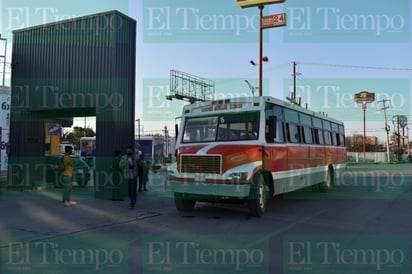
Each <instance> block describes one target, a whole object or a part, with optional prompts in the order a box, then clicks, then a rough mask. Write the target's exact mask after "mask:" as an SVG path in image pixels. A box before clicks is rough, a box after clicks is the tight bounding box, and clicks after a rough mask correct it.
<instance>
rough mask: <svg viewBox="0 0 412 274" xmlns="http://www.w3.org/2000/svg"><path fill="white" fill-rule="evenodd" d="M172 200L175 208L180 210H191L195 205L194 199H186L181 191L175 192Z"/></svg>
mask: <svg viewBox="0 0 412 274" xmlns="http://www.w3.org/2000/svg"><path fill="white" fill-rule="evenodd" d="M174 200H175V207H176V209H177V210H179V211H181V212H187V211H191V210H193V208H194V207H195V205H196V200H193V199H188V198H186V197H184V195H183V194H182V193H176V192H175V194H174Z"/></svg>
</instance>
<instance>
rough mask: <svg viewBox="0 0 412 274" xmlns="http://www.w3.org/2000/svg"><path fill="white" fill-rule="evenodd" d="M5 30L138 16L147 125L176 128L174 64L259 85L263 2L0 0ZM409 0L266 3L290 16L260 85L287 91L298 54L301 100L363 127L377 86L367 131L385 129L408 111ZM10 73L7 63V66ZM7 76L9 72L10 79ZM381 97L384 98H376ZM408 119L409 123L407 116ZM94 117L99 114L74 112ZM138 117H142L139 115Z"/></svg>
mask: <svg viewBox="0 0 412 274" xmlns="http://www.w3.org/2000/svg"><path fill="white" fill-rule="evenodd" d="M0 4H1V11H2V19H1V20H0V21H1V22H0V24H1V25H0V33H1V34H2V37H3V38H7V39H8V49H7V59H8V61H7V62H8V63H10V62H11V61H10V60H11V54H12V52H11V44H12V34H11V33H12V31H13V30H15V29H20V28H24V27H30V26H34V25H39V24H43V23H48V22H53V21H57V20H62V19H69V18H73V17H77V16H82V15H88V14H93V13H96V12H103V11H108V10H113V9H116V10H119V11H120V12H122V13H124V14H126V15H128V16H129V17H131V18H133V19H135V20H136V23H137V41H136V119H140V123H141V133H142V134H143V133H146V134H150V133H160V132H161V131H162V130H163V129H164V127H165V126H166V127H167V128H168V129H169V131H170V133H171V134H173V128H174V123H175V117H177V116H180V111H181V108H182V106H183V104H184V102H182V101H178V100H172V101H169V100H166V99H165V98H166V96H167V95H168V94H169V83H170V71H171V70H177V71H181V72H185V73H189V74H192V75H195V76H198V77H201V78H205V79H209V80H212V81H213V82H214V83H215V97H216V98H231V97H235V96H251V95H252V93H251V90H250V88H249V86H248V85H247V84H246V83H245V80H248V81H249V82H250V83H251V84H252V85H254V86H257V85H258V68H257V66H252V65H251V63H250V61H251V60H252V61H254V62H255V63H256V64H258V63H259V60H258V59H259V55H258V48H259V43H258V41H259V39H258V38H259V36H258V33H259V32H258V29H259V28H258V18H259V9H258V8H257V7H249V8H240V7H239V6H238V5H237V1H236V0H209V1H194V0H174V1H170V0H115V1H114V0H113V1H111V0H106V1H100V0H89V1H87V3H86V4H85V1H80V0H72V1H53V0H36V1H33V0H0ZM411 11H412V8H411V1H410V0H398V1H396V5H394V4H393V2H391V1H383V0H365V1H357V0H347V1H330V0H286V1H285V2H284V3H277V4H271V5H266V6H265V7H264V9H263V11H262V12H263V15H264V16H269V15H275V14H282V13H285V14H286V26H281V27H275V28H267V29H264V30H263V41H264V42H263V55H264V56H267V57H268V59H269V60H268V62H264V63H262V66H263V95H270V96H273V97H276V98H279V99H283V100H284V99H285V98H286V97H287V96H289V94H290V92H291V90H292V87H293V77H292V75H293V62H295V63H296V73H297V75H296V84H297V86H296V90H297V95H298V96H300V97H301V98H302V102H303V103H304V104H308V107H309V108H310V109H312V110H313V111H315V112H324V113H326V114H328V115H329V116H331V117H334V118H337V119H339V120H342V121H343V122H345V126H346V135H347V136H349V135H352V134H363V113H364V112H363V110H362V107H361V104H358V103H355V102H354V99H353V98H354V94H355V93H359V92H361V91H368V92H370V93H375V102H372V103H369V104H367V109H366V111H365V120H366V134H367V135H368V136H377V137H378V138H379V139H380V141H381V142H384V139H385V130H384V128H385V117H384V112H383V110H382V109H383V103H382V100H390V102H389V101H387V103H386V104H387V106H389V108H388V109H386V114H387V121H388V124H389V126H390V128H391V134H392V133H393V129H394V123H393V120H394V117H397V115H404V116H406V117H407V119H408V120H410V119H412V114H411V110H410V107H409V106H410V105H411V101H412V98H411V95H410V90H411V83H410V82H411V78H412V63H411V60H412V50H411V49H412V48H411V45H412V42H411V14H412V12H411ZM6 68H7V69H6V72H7V73H6V78H9V75H10V69H11V66H10V65H7V66H6ZM6 83H7V80H6ZM378 101H380V102H378ZM408 124H409V123H408ZM75 125H78V126H81V127H83V126H84V125H86V126H91V127H94V119H93V118H87V119H86V123H85V119H84V118H78V119H76V120H75ZM136 126H137V125H136Z"/></svg>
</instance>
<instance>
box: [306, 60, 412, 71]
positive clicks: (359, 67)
mask: <svg viewBox="0 0 412 274" xmlns="http://www.w3.org/2000/svg"><path fill="white" fill-rule="evenodd" d="M299 63H300V64H305V65H312V66H321V67H338V68H352V69H353V68H356V69H373V70H398V71H412V68H397V67H377V66H376V67H375V66H358V65H342V64H325V63H311V62H307V63H306V62H299Z"/></svg>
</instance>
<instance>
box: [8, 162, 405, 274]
mask: <svg viewBox="0 0 412 274" xmlns="http://www.w3.org/2000/svg"><path fill="white" fill-rule="evenodd" d="M410 183H411V169H410V165H409V164H402V165H380V164H379V165H353V166H350V167H349V168H348V170H346V171H344V172H341V173H339V174H336V180H335V187H334V188H333V189H332V190H331V191H330V192H329V193H316V192H309V191H301V192H296V193H291V194H288V195H284V196H283V197H282V198H277V199H273V200H272V201H271V203H270V207H269V210H268V212H267V213H266V215H265V216H264V217H263V218H260V219H259V218H251V217H250V215H249V214H248V210H247V207H246V206H244V205H227V204H208V203H203V204H199V205H197V206H196V209H195V210H194V211H193V212H189V213H179V212H177V211H176V209H175V208H174V204H173V199H172V195H171V193H170V191H169V190H168V188H167V187H165V185H164V173H156V174H151V175H150V183H149V192H146V193H143V194H142V193H139V195H138V201H137V208H136V209H135V210H129V209H128V208H127V206H128V202H127V201H111V200H102V199H95V198H94V191H93V187H89V188H75V189H74V191H73V197H74V198H75V199H76V200H77V201H78V205H76V206H73V207H64V206H62V205H61V202H60V200H61V190H60V189H53V188H51V189H46V190H38V191H24V192H20V191H8V190H6V189H3V192H2V195H1V199H0V232H1V238H0V246H1V250H2V258H1V272H0V273H2V274H3V273H73V272H77V273H76V274H80V273H91V272H92V273H149V274H154V273H179V274H180V273H225V274H228V273H237V274H238V273H270V274H271V273H285V274H291V273H293V274H303V273H305V274H315V273H316V274H318V273H332V272H331V271H333V272H334V273H335V272H337V273H345V274H346V273H377V272H379V273H381V274H382V273H385V274H386V273H388V274H392V273H411V264H410V258H411V257H412V256H411V252H410V250H412V249H411V241H410V240H411V236H412V232H411V231H412V218H411V217H410V216H411V215H410V212H412V203H411V185H410ZM324 243H328V244H327V245H326V244H324ZM321 247H323V249H321ZM326 247H328V248H329V251H330V253H325V252H326V251H325V248H326ZM222 250H223V251H224V252H227V253H225V254H229V253H230V252H232V253H231V254H233V256H234V257H231V258H230V259H231V260H229V257H225V258H224V259H226V260H224V259H222V258H221V257H218V258H215V257H212V256H211V254H218V253H217V252H219V251H220V252H221V251H222ZM365 250H366V251H368V252H369V253H368V254H369V255H370V257H368V258H366V257H363V258H360V257H354V256H353V254H355V253H356V252H358V253H356V254H361V253H360V252H363V251H365ZM213 252H215V253H213ZM233 252H234V253H233ZM379 252H380V253H379ZM219 254H222V253H219ZM325 254H328V256H329V257H328V259H330V261H325V257H323V258H322V259H320V258H321V257H322V256H321V255H323V256H326V255H325ZM236 255H238V256H236ZM216 256H217V255H216ZM379 256H380V257H379ZM213 259H216V260H217V261H216V260H213ZM219 259H220V260H219ZM332 259H333V260H332ZM355 259H356V260H357V261H355ZM378 259H379V260H380V261H378ZM325 262H327V263H328V264H325ZM339 271H340V272H339Z"/></svg>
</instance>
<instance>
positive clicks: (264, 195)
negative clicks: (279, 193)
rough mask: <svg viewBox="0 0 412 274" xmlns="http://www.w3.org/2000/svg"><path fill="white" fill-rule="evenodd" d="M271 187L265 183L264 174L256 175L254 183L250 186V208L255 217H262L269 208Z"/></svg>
mask: <svg viewBox="0 0 412 274" xmlns="http://www.w3.org/2000/svg"><path fill="white" fill-rule="evenodd" d="M269 193H270V191H269V187H268V185H267V184H266V182H265V177H264V176H263V174H262V173H258V174H256V175H255V177H254V179H253V183H252V185H251V186H250V192H249V199H248V206H249V211H250V213H251V214H252V215H253V216H254V217H262V216H263V214H264V213H265V211H266V208H267V202H268V200H269Z"/></svg>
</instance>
